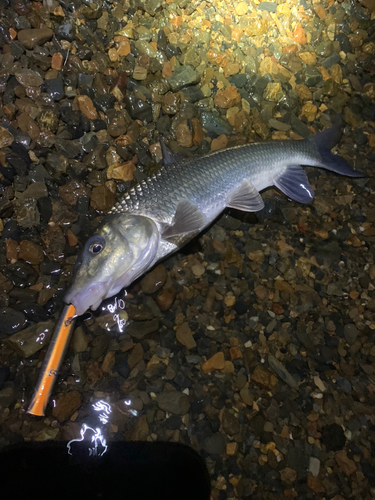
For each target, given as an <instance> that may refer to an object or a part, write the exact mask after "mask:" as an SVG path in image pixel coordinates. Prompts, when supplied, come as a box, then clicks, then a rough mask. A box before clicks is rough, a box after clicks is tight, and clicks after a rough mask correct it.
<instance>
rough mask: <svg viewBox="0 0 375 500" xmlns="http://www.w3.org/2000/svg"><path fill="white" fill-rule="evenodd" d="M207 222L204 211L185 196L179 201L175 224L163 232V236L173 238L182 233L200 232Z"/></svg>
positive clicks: (174, 219)
mask: <svg viewBox="0 0 375 500" xmlns="http://www.w3.org/2000/svg"><path fill="white" fill-rule="evenodd" d="M205 222H206V217H205V215H204V213H203V212H202V211H201V210H200V209H199V208H198V207H197V205H195V204H194V203H193V202H192V201H190V200H189V199H187V198H184V199H182V200H180V201H179V202H178V205H177V208H176V212H175V214H174V218H173V224H171V225H170V226H167V227H166V228H165V229H164V231H163V232H162V235H161V236H162V238H164V239H166V238H172V237H174V236H179V235H181V234H186V233H193V232H199V231H200V230H201V229H203V227H204V225H205Z"/></svg>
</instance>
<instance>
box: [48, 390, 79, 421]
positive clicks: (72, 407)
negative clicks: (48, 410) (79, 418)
mask: <svg viewBox="0 0 375 500" xmlns="http://www.w3.org/2000/svg"><path fill="white" fill-rule="evenodd" d="M81 404H82V397H81V394H80V393H79V392H78V391H69V392H66V393H65V394H61V395H60V396H59V397H58V398H57V400H56V403H55V405H54V407H53V409H52V415H53V416H54V417H55V418H56V419H57V420H58V421H59V422H64V421H65V420H68V418H70V417H71V416H72V415H73V413H74V412H75V411H76V410H78V408H79V407H80V406H81Z"/></svg>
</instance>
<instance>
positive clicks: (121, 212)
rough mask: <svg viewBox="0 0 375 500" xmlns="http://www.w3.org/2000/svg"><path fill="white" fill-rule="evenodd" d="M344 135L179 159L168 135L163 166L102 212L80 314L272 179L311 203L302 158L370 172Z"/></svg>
mask: <svg viewBox="0 0 375 500" xmlns="http://www.w3.org/2000/svg"><path fill="white" fill-rule="evenodd" d="M341 135H342V128H341V126H340V125H338V124H335V125H333V126H332V127H331V128H329V129H326V130H324V131H322V132H320V133H318V134H316V135H314V136H312V137H310V138H308V139H303V140H280V141H270V142H259V143H250V144H245V145H240V146H235V147H231V148H227V149H223V150H220V151H215V152H211V153H208V154H206V155H205V156H202V157H200V158H193V159H189V160H186V159H185V160H181V159H179V160H177V161H175V159H174V158H173V157H172V156H171V154H170V152H169V150H168V149H167V148H166V146H165V145H164V144H163V143H162V149H163V150H164V153H165V155H164V156H165V164H164V166H163V167H161V168H160V170H159V171H157V172H156V173H155V174H153V175H152V176H150V177H148V178H146V179H144V180H142V181H141V182H139V183H138V184H137V185H136V186H134V187H133V188H132V189H130V190H129V191H128V192H127V193H125V194H124V195H123V197H122V198H121V199H120V200H119V201H118V202H117V203H116V204H115V205H114V207H113V208H112V209H111V210H110V212H109V213H108V214H107V215H106V216H104V217H103V219H102V221H101V223H100V224H99V226H98V228H97V229H96V231H95V232H94V234H93V235H92V236H91V237H90V238H89V239H88V241H87V242H86V244H85V246H84V247H83V248H82V250H81V252H80V254H79V256H78V258H77V261H76V264H75V267H74V271H73V280H72V284H71V286H70V288H69V289H68V291H67V293H66V295H65V302H66V303H67V304H73V305H74V307H75V309H76V314H77V315H81V314H83V313H84V312H85V311H86V310H88V309H90V308H91V309H92V310H96V309H97V308H98V307H99V306H100V304H101V302H102V301H103V300H104V299H106V298H109V297H112V296H114V295H116V294H117V293H118V292H119V291H120V290H122V289H123V288H126V287H128V286H129V285H131V284H132V283H133V282H134V281H135V280H136V279H137V278H139V277H140V276H142V275H143V274H144V273H145V272H146V271H148V270H149V269H151V268H152V267H153V266H154V265H155V264H156V263H157V262H159V261H160V260H162V259H164V258H165V257H166V256H168V255H170V254H171V253H173V252H176V251H177V250H179V249H180V248H181V247H182V246H184V245H185V244H186V243H188V242H189V241H190V240H191V239H192V238H194V237H195V236H197V235H198V234H199V233H201V232H202V231H203V230H204V229H205V228H207V227H208V226H209V225H210V224H211V223H212V222H213V221H214V220H215V219H216V218H217V217H218V216H219V215H220V214H221V213H222V212H223V211H224V209H225V208H226V207H231V208H235V209H239V210H243V211H247V212H257V211H259V210H262V208H263V207H264V202H263V199H262V196H261V194H260V192H261V191H263V190H265V189H266V188H268V187H271V186H275V187H277V188H278V189H279V190H280V191H282V192H283V193H284V194H285V195H286V196H287V197H288V198H290V199H292V200H295V201H297V202H300V203H304V204H307V203H311V202H312V201H313V199H314V191H313V189H312V187H311V185H310V183H309V180H308V178H307V175H306V172H305V170H304V169H303V168H302V166H310V167H318V168H323V169H326V170H330V171H332V172H334V173H337V174H340V175H345V176H348V177H365V174H363V173H361V172H359V171H357V170H354V169H353V168H352V167H351V166H350V165H349V164H348V163H347V162H346V160H345V159H344V158H342V157H340V156H339V155H337V154H333V153H332V152H331V150H332V149H333V148H334V146H335V145H336V144H337V143H338V142H339V140H340V139H341Z"/></svg>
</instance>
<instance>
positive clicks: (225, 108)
mask: <svg viewBox="0 0 375 500" xmlns="http://www.w3.org/2000/svg"><path fill="white" fill-rule="evenodd" d="M0 14H1V16H0V47H1V54H0V100H1V106H0V181H1V183H0V184H1V185H0V236H1V245H2V247H1V252H0V318H1V321H0V341H1V346H0V447H4V446H6V445H8V444H11V443H15V442H19V441H22V440H26V441H29V440H35V441H46V440H69V439H73V438H77V437H78V436H79V430H80V428H81V426H82V424H83V423H88V422H89V423H90V422H92V423H93V425H94V423H95V422H96V423H97V422H98V418H99V417H98V413H97V412H95V408H97V407H93V405H95V404H96V403H97V402H98V401H100V400H101V401H105V402H107V403H109V404H110V405H111V410H112V411H111V413H110V414H108V418H106V419H103V417H102V420H101V425H102V428H103V433H104V434H105V435H106V439H107V441H108V442H110V441H113V440H116V441H117V440H124V439H125V440H131V439H132V440H148V441H157V440H166V441H176V442H181V443H185V444H188V445H190V446H192V447H193V448H194V449H196V450H197V451H198V452H199V453H200V454H201V456H202V457H203V458H204V459H205V461H206V465H207V467H208V470H209V473H210V476H211V479H212V498H213V500H224V499H226V498H228V499H237V498H238V499H243V500H245V499H259V500H260V499H262V500H266V499H284V498H290V499H294V498H297V499H323V498H324V499H329V500H349V499H352V498H361V500H371V499H373V498H374V497H375V468H374V466H375V459H374V456H375V374H374V371H375V346H374V343H375V342H374V341H375V291H374V281H375V263H374V259H375V247H374V242H375V180H374V179H375V176H374V161H375V150H374V148H375V83H374V74H375V24H374V19H375V2H374V0H363V1H362V2H355V1H351V2H350V1H343V2H334V1H332V0H328V1H323V2H320V1H317V0H313V1H310V0H301V1H298V0H287V1H283V0H276V1H275V2H259V1H258V0H248V1H246V2H245V1H243V2H233V1H231V0H224V1H216V0H215V1H203V2H202V1H196V0H193V1H190V2H188V1H187V0H177V1H172V0H168V1H167V2H161V1H160V0H146V1H141V0H134V1H130V2H129V1H127V0H125V1H121V0H120V1H118V2H117V1H110V0H108V1H102V0H94V1H93V2H88V1H87V2H85V1H78V0H60V1H59V0H44V1H43V2H42V3H41V2H29V1H28V0H9V1H4V2H2V3H1V5H0ZM337 114H339V115H342V117H343V121H344V134H343V138H342V140H341V142H340V144H339V145H338V148H337V151H338V153H339V154H340V155H342V156H343V157H344V158H346V159H347V160H348V162H349V163H351V165H353V167H355V168H356V169H358V170H360V171H361V172H363V173H365V174H367V177H365V178H363V179H355V180H353V179H349V178H344V177H339V176H336V175H334V174H332V173H329V172H326V171H321V170H318V169H307V172H308V177H309V179H310V182H311V184H312V186H313V187H314V189H315V192H316V197H315V200H314V202H313V203H312V204H311V205H309V206H305V205H301V204H298V203H295V202H291V201H289V200H288V199H287V198H286V197H284V196H283V195H282V194H281V193H280V192H278V191H276V190H272V189H271V190H268V191H267V192H266V193H263V197H264V199H265V209H264V210H263V211H262V212H261V213H259V214H243V213H239V212H235V211H228V212H227V213H226V214H225V215H224V216H223V217H222V218H221V219H220V220H219V221H218V222H217V223H216V224H214V225H213V226H212V227H211V228H210V229H209V230H208V231H207V232H206V233H205V234H203V235H202V236H201V237H200V238H197V239H196V240H195V241H193V242H192V243H191V244H189V246H188V247H186V248H185V249H184V250H183V251H181V252H179V253H178V254H176V255H173V256H172V257H170V258H169V259H167V260H166V261H165V262H163V263H162V264H160V265H159V266H157V267H156V268H155V269H154V270H153V271H151V272H150V273H148V274H147V275H146V276H145V277H144V278H143V279H141V280H140V281H138V282H137V283H135V284H134V285H133V286H131V287H130V288H129V289H128V290H127V295H126V296H125V294H124V293H121V294H119V295H118V296H117V298H116V299H111V300H108V301H106V303H105V304H103V307H102V308H101V309H100V310H99V311H98V312H96V313H94V314H93V315H92V316H91V317H88V318H87V317H82V318H80V319H78V321H77V322H76V325H75V329H74V333H73V336H72V341H71V344H70V347H69V349H68V351H67V355H66V357H65V360H64V363H63V366H62V370H61V374H60V376H59V378H58V382H57V384H56V386H55V388H54V391H53V395H52V400H53V404H51V405H50V406H49V407H48V408H47V412H46V417H45V418H35V417H31V416H29V415H27V414H26V409H27V406H28V403H29V401H30V398H31V395H32V392H33V390H34V387H35V384H36V382H37V378H38V374H39V371H40V367H41V364H42V361H43V359H44V355H45V352H46V348H47V345H48V342H49V340H50V337H51V335H52V333H53V329H54V326H55V324H56V321H57V318H58V316H59V314H60V312H61V310H62V307H63V296H64V293H65V291H66V289H67V287H68V286H69V281H70V278H71V274H72V269H73V266H74V262H75V259H76V255H77V253H78V251H79V248H80V247H81V246H82V244H83V243H84V242H85V240H86V239H87V237H88V236H89V235H90V234H91V233H92V232H93V230H94V228H95V227H96V226H97V224H98V223H99V221H100V219H101V218H102V216H103V215H105V213H107V212H108V211H109V209H110V208H111V207H112V205H113V204H114V202H115V201H116V200H118V199H119V198H120V197H121V196H122V194H123V193H124V192H125V191H126V190H127V189H129V188H130V187H131V186H132V185H134V184H135V183H136V182H137V181H140V180H142V179H143V178H144V177H145V176H147V175H149V174H151V173H153V172H155V171H156V170H157V169H158V168H159V166H160V165H161V163H162V155H161V148H160V142H159V137H160V136H162V137H163V138H164V140H165V142H166V143H167V144H168V146H169V147H170V149H172V151H174V152H177V153H180V154H182V155H184V156H185V157H192V156H200V155H203V154H205V153H207V152H209V151H215V150H219V149H221V148H225V147H230V146H234V145H238V144H245V143H248V142H255V141H268V140H279V139H291V140H300V139H302V138H307V137H310V136H311V135H313V134H315V133H317V132H319V131H320V130H323V129H325V128H328V127H329V126H330V125H331V124H332V121H333V119H334V116H335V115H337ZM101 408H102V409H103V407H101Z"/></svg>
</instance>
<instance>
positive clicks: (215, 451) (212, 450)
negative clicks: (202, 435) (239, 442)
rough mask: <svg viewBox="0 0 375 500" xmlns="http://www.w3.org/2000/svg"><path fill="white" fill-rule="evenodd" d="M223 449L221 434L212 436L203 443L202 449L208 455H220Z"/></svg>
mask: <svg viewBox="0 0 375 500" xmlns="http://www.w3.org/2000/svg"><path fill="white" fill-rule="evenodd" d="M224 448H225V442H224V438H223V436H222V435H221V434H214V435H213V436H210V437H207V438H206V439H205V440H204V441H203V449H204V450H205V451H206V452H207V453H209V454H210V455H221V454H222V453H223V452H224Z"/></svg>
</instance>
